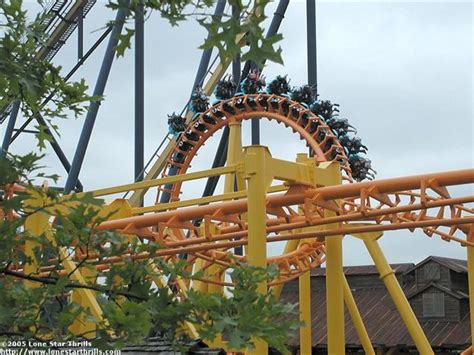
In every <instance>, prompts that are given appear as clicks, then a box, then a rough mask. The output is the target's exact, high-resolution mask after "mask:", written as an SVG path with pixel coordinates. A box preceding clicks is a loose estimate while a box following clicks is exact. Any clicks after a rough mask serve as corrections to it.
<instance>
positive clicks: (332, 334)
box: [326, 235, 345, 355]
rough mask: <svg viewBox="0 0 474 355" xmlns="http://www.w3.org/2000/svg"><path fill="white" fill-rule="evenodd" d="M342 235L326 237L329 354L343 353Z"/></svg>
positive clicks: (341, 354)
mask: <svg viewBox="0 0 474 355" xmlns="http://www.w3.org/2000/svg"><path fill="white" fill-rule="evenodd" d="M342 238H343V237H342V235H337V236H331V237H326V307H327V339H328V353H329V354H338V355H344V354H345V336H344V333H345V332H344V288H343V280H344V272H343V268H342V265H343V264H342Z"/></svg>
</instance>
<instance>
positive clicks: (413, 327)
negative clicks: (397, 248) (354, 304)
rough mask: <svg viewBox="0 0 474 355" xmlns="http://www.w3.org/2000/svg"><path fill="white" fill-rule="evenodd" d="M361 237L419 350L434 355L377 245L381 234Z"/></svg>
mask: <svg viewBox="0 0 474 355" xmlns="http://www.w3.org/2000/svg"><path fill="white" fill-rule="evenodd" d="M361 236H363V240H364V243H365V246H366V247H367V250H368V251H369V254H370V256H371V257H372V259H373V260H374V263H375V266H376V267H377V270H378V272H379V274H380V278H381V279H382V281H383V282H384V284H385V287H386V288H387V290H388V293H389V294H390V297H391V298H392V300H393V303H395V306H396V307H397V310H398V313H399V314H400V317H401V318H402V320H403V322H404V323H405V325H406V327H407V329H408V332H409V333H410V336H411V337H412V339H413V342H414V343H415V346H416V348H417V350H418V351H419V352H420V354H423V355H425V354H433V350H432V349H431V346H430V343H429V342H428V339H427V338H426V335H425V333H424V332H423V329H422V328H421V326H420V323H419V322H418V319H416V316H415V313H413V310H412V309H411V307H410V303H408V300H407V298H406V297H405V294H404V293H403V291H402V288H401V287H400V284H399V283H398V281H397V278H396V277H395V273H394V272H393V270H392V268H391V267H390V265H389V264H388V262H387V259H386V258H385V256H384V254H383V252H382V249H381V248H380V245H379V244H378V243H377V239H378V238H379V237H380V234H379V235H374V234H366V236H364V234H363V233H361Z"/></svg>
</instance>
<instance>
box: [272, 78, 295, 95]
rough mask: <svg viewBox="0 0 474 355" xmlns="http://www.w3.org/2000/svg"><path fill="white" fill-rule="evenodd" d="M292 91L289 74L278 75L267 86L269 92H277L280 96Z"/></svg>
mask: <svg viewBox="0 0 474 355" xmlns="http://www.w3.org/2000/svg"><path fill="white" fill-rule="evenodd" d="M290 91H291V88H290V84H289V82H288V79H287V76H286V75H285V76H281V75H278V76H277V77H276V78H275V79H274V80H272V81H271V82H270V84H268V86H267V92H268V93H269V94H275V95H279V96H283V95H288V93H289V92H290Z"/></svg>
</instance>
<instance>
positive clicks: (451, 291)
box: [282, 256, 471, 354]
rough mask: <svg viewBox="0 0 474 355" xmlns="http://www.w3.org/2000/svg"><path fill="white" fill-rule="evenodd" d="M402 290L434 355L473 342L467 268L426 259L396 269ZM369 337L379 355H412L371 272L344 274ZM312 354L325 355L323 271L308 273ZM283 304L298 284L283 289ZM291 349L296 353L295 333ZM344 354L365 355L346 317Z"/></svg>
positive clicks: (456, 262)
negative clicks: (406, 354)
mask: <svg viewBox="0 0 474 355" xmlns="http://www.w3.org/2000/svg"><path fill="white" fill-rule="evenodd" d="M392 268H393V270H394V271H395V275H396V277H397V279H398V281H399V283H400V285H401V286H402V288H403V290H404V292H405V294H406V296H407V299H408V301H409V302H410V304H411V306H412V308H413V310H414V312H415V314H416V316H417V318H418V320H419V321H420V324H421V326H422V327H423V329H424V331H425V334H426V336H427V338H428V340H429V342H430V344H431V345H432V347H433V350H434V351H435V353H436V354H453V353H457V352H458V351H459V350H464V349H466V348H467V347H468V346H469V344H470V341H471V337H470V322H469V297H468V292H467V289H468V281H467V262H466V261H465V260H458V259H450V258H443V257H437V256H430V257H428V258H426V259H425V260H423V261H422V262H420V263H418V264H416V265H415V264H411V263H407V264H394V265H392ZM344 273H345V274H346V278H347V280H348V282H349V285H350V287H351V290H352V293H353V295H354V298H355V300H356V303H357V305H358V308H359V311H360V313H361V316H362V318H363V321H364V324H365V326H366V328H367V332H368V333H369V337H370V339H371V341H372V344H374V348H376V350H377V353H378V354H404V353H414V354H416V353H417V351H416V348H415V346H414V344H413V341H412V340H411V337H410V335H409V334H408V332H407V330H406V327H405V325H404V323H403V322H402V320H401V318H400V316H399V314H398V312H397V310H396V308H395V305H394V304H393V302H392V300H391V298H390V296H389V294H388V292H387V291H386V289H385V286H384V284H383V282H382V281H381V280H380V279H379V274H378V272H377V270H376V269H375V267H374V266H352V267H346V268H344ZM311 289H312V294H311V301H312V309H311V311H312V317H313V321H312V324H313V329H312V341H313V353H314V354H326V353H327V340H326V290H325V269H324V268H320V269H315V270H313V271H312V273H311ZM282 298H283V300H284V301H285V302H291V303H297V302H298V281H297V280H295V281H292V282H290V283H288V284H287V285H285V287H284V289H283V293H282ZM289 344H290V345H291V346H292V348H293V349H294V350H295V351H296V350H297V349H298V344H299V337H298V334H297V333H295V334H294V335H293V336H292V338H291V340H290V341H289ZM346 344H347V351H346V352H347V353H348V354H350V353H353V354H356V353H363V351H362V346H361V345H360V342H359V339H358V336H357V333H356V331H355V329H354V327H353V326H352V322H351V319H350V317H349V315H348V313H347V311H346Z"/></svg>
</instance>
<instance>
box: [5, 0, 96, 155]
mask: <svg viewBox="0 0 474 355" xmlns="http://www.w3.org/2000/svg"><path fill="white" fill-rule="evenodd" d="M50 16H51V15H50V14H48V13H46V12H40V13H39V14H38V15H37V16H36V17H35V18H34V19H33V20H32V21H30V19H29V18H28V16H27V12H26V11H24V10H23V9H22V1H20V0H14V1H0V26H1V27H2V33H1V35H0V87H2V88H3V90H2V91H1V93H0V109H1V110H2V111H3V110H4V109H5V108H6V107H8V105H9V104H10V103H11V102H13V101H15V100H19V101H20V102H21V110H22V111H23V113H24V114H25V115H26V116H31V115H34V114H37V113H38V112H39V111H41V113H42V115H43V116H44V117H45V118H46V119H50V118H57V117H66V116H67V115H68V114H69V113H72V114H73V115H74V116H76V117H77V116H79V115H80V114H82V113H83V112H84V110H85V109H86V107H87V106H86V103H88V102H89V101H91V100H97V98H95V97H89V96H88V95H87V94H86V90H87V88H88V87H87V85H86V84H85V82H84V81H83V80H81V81H78V82H73V83H68V82H67V81H66V80H65V79H64V78H63V77H62V76H61V67H60V66H55V65H54V64H52V63H50V62H48V61H46V60H44V55H40V54H39V53H40V49H41V48H44V46H45V43H46V41H47V34H46V33H45V24H46V23H47V22H48V20H49V17H50ZM48 97H50V98H51V100H50V102H49V104H48V105H44V104H43V103H44V102H45V100H46V98H48ZM45 139H46V137H45V134H44V130H43V131H41V132H40V135H39V146H40V148H41V147H42V145H43V144H44V141H45Z"/></svg>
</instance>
